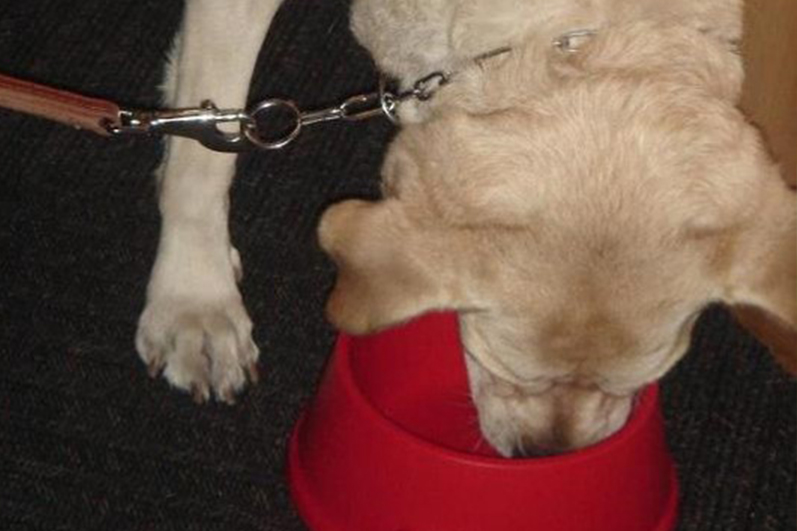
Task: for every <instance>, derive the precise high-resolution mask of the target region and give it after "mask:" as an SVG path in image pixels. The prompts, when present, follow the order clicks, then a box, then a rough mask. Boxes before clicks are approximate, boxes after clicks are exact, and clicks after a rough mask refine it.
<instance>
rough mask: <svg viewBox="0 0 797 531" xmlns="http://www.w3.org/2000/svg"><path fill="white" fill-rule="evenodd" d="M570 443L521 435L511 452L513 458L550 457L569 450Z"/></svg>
mask: <svg viewBox="0 0 797 531" xmlns="http://www.w3.org/2000/svg"><path fill="white" fill-rule="evenodd" d="M568 449H569V448H568V445H567V444H564V443H563V442H562V441H555V440H548V441H539V440H535V439H533V438H531V437H528V436H524V437H521V438H520V440H519V441H518V442H517V444H516V445H515V447H514V448H513V449H512V453H511V454H510V455H511V456H512V458H513V459H522V458H529V457H549V456H552V455H557V454H561V453H565V452H567V451H568Z"/></svg>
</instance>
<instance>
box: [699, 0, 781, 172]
mask: <svg viewBox="0 0 797 531" xmlns="http://www.w3.org/2000/svg"><path fill="white" fill-rule="evenodd" d="M695 1H700V0H695ZM742 49H743V53H744V58H745V66H746V71H747V72H746V80H745V85H744V94H743V96H742V107H743V108H744V110H745V111H746V112H747V114H748V115H749V116H750V117H751V119H752V120H753V121H754V122H756V123H757V124H758V125H759V126H760V127H761V129H762V130H763V131H764V135H765V136H766V138H767V141H768V143H769V145H770V147H771V149H772V152H773V154H774V155H775V157H776V159H777V160H778V161H780V163H781V167H782V169H783V173H784V175H785V177H786V179H787V180H788V181H789V182H790V183H791V184H792V185H795V184H797V0H747V4H746V8H745V38H744V42H743V45H742Z"/></svg>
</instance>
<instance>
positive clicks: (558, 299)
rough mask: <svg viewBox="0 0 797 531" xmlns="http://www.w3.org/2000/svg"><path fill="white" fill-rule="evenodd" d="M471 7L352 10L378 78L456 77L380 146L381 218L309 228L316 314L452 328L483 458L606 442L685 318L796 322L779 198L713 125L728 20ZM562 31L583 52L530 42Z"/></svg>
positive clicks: (728, 75)
mask: <svg viewBox="0 0 797 531" xmlns="http://www.w3.org/2000/svg"><path fill="white" fill-rule="evenodd" d="M369 6H370V7H369ZM390 6H392V7H390ZM489 6H492V7H489ZM489 6H488V3H486V1H481V0H479V1H475V2H464V1H462V2H460V1H454V0H450V1H445V0H435V1H432V2H428V3H419V2H410V1H406V2H395V1H394V2H383V1H376V0H372V1H371V3H370V4H369V3H368V2H365V1H361V2H355V6H354V12H353V20H354V22H353V25H354V28H355V31H356V32H357V33H358V36H359V37H360V38H361V40H363V42H364V43H365V44H366V45H367V46H370V47H371V48H372V50H373V51H374V52H375V56H376V59H377V61H378V62H380V63H382V64H385V65H386V66H387V68H388V69H389V70H391V71H392V72H394V73H398V74H413V73H416V72H424V71H428V70H429V69H435V67H436V66H439V65H444V66H449V65H456V66H457V67H458V69H459V73H458V75H457V77H456V78H455V81H454V82H453V83H452V84H451V85H450V86H447V87H446V88H444V89H443V90H441V91H440V93H439V94H438V95H437V96H436V98H435V100H434V102H433V103H432V104H430V105H428V106H426V107H424V108H419V109H417V110H416V111H417V112H415V114H414V115H413V117H414V118H422V117H424V118H425V119H426V121H425V122H423V123H419V124H414V125H409V126H407V127H406V128H404V130H403V131H402V132H401V133H400V135H399V136H398V137H397V138H396V140H395V142H394V143H393V145H392V146H391V149H390V152H389V154H388V156H387V159H386V161H385V167H384V182H385V185H384V191H385V199H384V200H383V201H381V202H376V203H364V202H361V201H357V202H343V203H341V204H338V205H335V206H334V207H332V208H331V209H330V210H329V211H328V212H327V213H326V214H325V215H324V217H323V219H322V223H321V227H320V233H319V234H320V239H321V243H322V245H323V247H324V248H325V249H326V250H327V251H328V252H329V253H330V254H331V255H332V257H333V258H334V259H335V261H336V262H337V264H338V265H339V268H340V277H339V281H338V284H337V285H336V288H335V290H334V292H333V294H332V297H331V299H330V303H329V307H328V313H329V317H330V319H331V320H332V321H333V322H334V323H335V324H337V325H338V326H340V327H341V328H343V329H346V330H349V331H353V332H357V333H363V332H369V331H372V330H377V329H379V328H383V327H386V326H389V325H392V324H394V323H396V322H400V321H403V320H406V319H408V318H410V317H413V316H415V315H418V314H420V313H423V312H427V311H430V310H435V309H455V310H458V311H459V312H460V321H461V326H462V339H463V343H464V346H465V349H466V351H467V359H468V371H469V375H470V380H471V390H472V393H473V397H474V400H475V402H476V405H477V407H478V410H479V416H480V425H481V428H482V431H483V433H484V435H485V437H486V438H487V439H488V440H489V441H490V442H491V443H492V444H493V445H494V446H495V447H496V448H497V449H498V450H499V451H500V452H502V453H503V454H505V455H513V454H528V453H535V452H537V453H548V452H550V451H561V450H567V449H574V448H579V447H583V446H585V445H588V444H592V443H594V442H596V441H598V440H600V439H602V438H605V437H606V436H608V435H610V434H611V433H613V432H615V431H616V430H617V429H619V428H620V427H621V426H622V424H623V423H624V422H625V420H626V418H627V416H628V413H629V411H630V410H631V404H632V401H633V397H634V395H635V393H636V392H637V391H638V390H639V389H640V388H641V387H642V386H644V385H645V384H647V383H649V382H652V381H654V380H656V379H658V378H660V377H661V376H662V375H663V374H664V373H665V372H666V371H667V370H668V369H669V368H670V367H672V365H673V364H674V363H675V362H676V361H677V360H678V359H680V357H681V356H682V355H683V354H684V352H685V351H686V348H687V346H688V342H689V336H690V332H691V328H692V325H693V323H694V321H695V319H696V316H697V315H698V314H699V313H700V311H701V310H702V309H703V308H704V307H705V306H706V305H707V304H709V303H712V302H716V301H725V302H729V303H732V304H746V305H753V306H756V307H758V308H761V309H763V311H765V312H767V313H770V314H773V315H775V316H776V317H777V318H778V320H779V322H781V323H782V324H783V323H785V324H786V325H789V326H790V327H792V328H794V327H797V285H796V283H795V278H796V273H797V271H796V269H797V266H796V265H795V261H796V260H797V251H796V250H795V241H797V220H796V219H795V212H797V211H796V210H795V206H796V205H795V195H794V193H793V192H792V191H790V190H788V189H787V188H786V187H785V186H784V185H783V183H782V182H781V180H780V178H779V175H778V172H777V169H776V168H775V167H774V166H773V165H772V163H771V162H770V160H769V158H768V157H767V155H766V152H765V150H764V149H763V147H762V145H761V141H760V138H759V135H758V133H757V132H756V131H755V130H754V129H753V128H752V127H751V126H750V125H749V124H748V123H747V122H746V120H745V118H744V117H743V116H742V115H741V114H740V113H739V111H738V110H737V109H736V104H737V100H738V97H739V88H740V85H741V81H742V70H741V64H740V59H739V57H738V55H737V54H736V53H735V50H734V46H733V43H734V42H735V41H736V40H737V39H738V37H739V35H738V31H739V27H740V20H739V4H738V2H736V1H732V0H728V1H719V0H718V1H712V2H708V1H707V2H686V1H684V2H673V1H670V2H664V1H663V0H662V1H654V0H648V1H646V2H631V1H621V0H605V1H598V0H595V1H589V0H583V1H579V0H568V1H555V2H537V1H532V0H528V1H525V2H523V1H519V0H514V1H512V0H501V1H499V2H493V3H490V4H489ZM388 7H390V9H392V16H393V19H388V18H384V17H385V16H386V15H385V14H386V13H387V12H386V11H384V10H385V9H388ZM532 12H533V13H534V16H531V15H530V16H528V17H525V16H523V15H524V14H528V13H532ZM413 13H414V14H415V15H416V16H415V17H414V18H413V16H411V15H412V14H413ZM419 13H420V14H419ZM421 15H422V16H421ZM402 17H403V18H402ZM435 17H437V18H435ZM518 20H523V21H524V22H523V23H519V22H518ZM413 23H415V26H413ZM400 24H404V25H405V26H404V27H403V31H404V32H405V35H404V39H405V40H404V41H401V42H402V43H403V44H406V42H407V41H406V39H407V36H408V35H409V36H412V35H413V32H415V31H417V32H420V33H419V34H422V33H423V32H424V31H431V30H430V29H429V28H438V29H439V30H440V31H442V32H443V34H445V35H448V37H447V39H441V42H442V41H444V42H443V43H442V44H440V43H437V44H434V46H432V45H430V46H427V47H423V46H422V45H421V44H420V43H418V45H417V46H415V47H413V46H411V45H409V46H407V47H406V48H404V49H403V51H402V52H401V53H397V54H396V55H391V50H393V48H392V47H391V45H392V43H395V42H396V41H394V40H391V39H390V37H389V36H390V35H391V32H396V31H398V29H396V28H399V27H400ZM418 26H421V27H420V28H418ZM584 27H587V28H594V29H597V30H598V33H597V34H596V35H595V36H594V37H591V38H589V39H586V41H585V42H583V43H581V44H580V45H579V49H578V51H577V52H576V53H572V54H570V53H564V52H562V51H560V50H558V49H556V48H555V47H553V46H552V45H551V38H552V36H556V33H557V32H559V33H562V32H564V31H568V30H571V29H580V28H584ZM413 28H414V29H413ZM410 43H412V41H410ZM504 44H511V45H512V46H513V51H512V52H511V54H509V55H508V56H501V57H496V58H493V59H491V60H489V61H488V62H486V63H485V64H483V65H481V66H474V65H469V64H468V63H467V61H466V60H465V59H466V58H467V57H469V56H473V54H474V53H475V52H477V51H486V50H488V49H490V48H491V47H492V48H494V47H497V46H500V45H504ZM438 45H439V49H433V48H434V47H435V46H438ZM413 52H414V53H413Z"/></svg>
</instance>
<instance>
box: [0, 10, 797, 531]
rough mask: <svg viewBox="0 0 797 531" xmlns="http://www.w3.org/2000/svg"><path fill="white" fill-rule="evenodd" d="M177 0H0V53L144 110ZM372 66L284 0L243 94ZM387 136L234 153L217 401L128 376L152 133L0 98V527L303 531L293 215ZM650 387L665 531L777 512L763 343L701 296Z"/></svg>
mask: <svg viewBox="0 0 797 531" xmlns="http://www.w3.org/2000/svg"><path fill="white" fill-rule="evenodd" d="M219 1H221V0H219ZM228 1H231V0H228ZM181 8H182V2H181V1H179V0H115V1H113V2H109V1H107V0H51V1H43V0H2V2H0V72H3V73H7V74H12V75H17V76H20V77H25V78H28V79H31V80H35V81H40V82H46V83H50V84H55V85H57V86H60V87H64V88H70V89H74V90H78V91H81V92H84V93H87V94H92V95H97V96H103V97H111V98H113V99H115V100H118V101H122V102H125V103H127V104H130V105H136V106H143V107H153V106H156V105H157V103H158V92H157V86H158V83H159V80H160V77H161V75H162V63H163V60H164V57H165V54H166V51H167V50H168V48H169V44H170V39H171V37H172V35H173V33H174V32H175V30H176V28H177V26H178V23H179V17H180V12H181ZM374 79H375V78H374V72H373V69H372V66H371V64H370V62H369V59H368V56H367V54H366V53H365V52H364V51H363V50H361V49H360V48H359V47H358V46H357V45H356V44H355V42H354V41H353V39H352V37H351V35H350V34H349V32H348V28H347V5H346V2H345V1H343V0H327V1H320V0H294V1H289V2H288V4H287V5H286V6H285V8H284V9H283V10H282V12H281V13H280V15H279V16H278V18H277V19H276V21H275V25H274V27H273V30H272V32H271V34H270V35H269V36H268V38H267V40H266V44H265V47H264V49H263V52H262V53H261V56H260V60H259V66H258V69H257V75H256V78H255V81H254V88H253V94H252V98H253V99H257V98H259V97H262V96H265V95H270V96H288V97H291V98H294V99H296V100H297V101H298V102H299V103H300V104H302V105H305V106H317V105H320V104H324V103H329V102H333V101H336V100H338V99H340V98H341V97H343V96H347V95H350V94H352V93H355V92H358V91H362V90H368V89H371V88H372V87H373V86H374ZM391 134H392V130H391V127H390V126H388V125H387V124H386V123H385V122H384V121H381V120H378V121H373V122H369V123H366V124H359V125H342V124H335V125H328V126H326V127H318V128H315V129H313V130H312V131H308V132H307V133H306V135H304V136H303V137H301V139H300V140H299V141H298V142H297V143H296V145H295V146H293V147H291V148H288V149H285V150H283V151H280V152H272V153H258V154H253V155H248V156H245V157H243V158H242V159H241V161H240V166H239V173H240V176H239V177H238V179H237V181H236V183H235V187H234V190H233V192H232V202H233V208H232V211H233V219H232V221H231V229H232V234H233V239H234V242H235V244H236V245H237V247H238V249H240V251H241V253H242V255H243V258H244V263H245V266H246V278H245V280H244V283H243V292H244V294H245V295H244V297H245V300H246V304H247V306H248V308H249V310H250V312H251V315H252V318H253V320H254V322H255V324H256V329H255V339H256V341H257V343H258V344H259V345H260V347H261V349H262V357H261V370H262V374H263V378H262V381H261V383H260V385H259V386H257V387H256V388H254V389H252V390H250V391H249V392H247V393H246V394H245V396H244V397H243V398H242V399H241V400H240V402H239V404H238V405H236V406H234V407H226V406H220V405H216V404H211V405H206V406H201V407H200V406H196V405H194V403H193V402H192V401H191V400H190V398H188V397H187V396H185V395H182V394H179V393H176V392H173V391H171V390H169V389H168V388H167V385H166V384H165V383H164V382H163V381H162V380H151V379H149V378H148V377H147V374H146V371H145V368H144V366H143V365H142V364H141V363H140V362H139V360H138V358H137V355H136V353H135V351H134V349H133V335H134V332H135V324H136V319H137V317H138V313H139V312H140V311H141V309H142V307H143V303H144V290H145V286H146V282H147V275H148V273H149V269H150V267H151V264H152V262H153V258H154V252H155V248H156V244H157V234H158V213H157V208H156V201H155V186H154V179H153V176H152V173H153V170H154V169H155V168H156V166H157V164H158V161H159V159H160V157H161V154H162V148H161V145H160V143H159V142H158V141H157V140H155V139H147V138H136V139H123V140H104V139H100V138H95V137H94V136H92V135H90V134H88V133H82V132H78V131H73V130H70V129H68V128H65V127H62V126H58V125H52V124H49V123H46V122H43V121H41V120H38V119H33V118H28V117H22V116H18V115H14V114H10V113H6V112H2V111H0V205H1V206H0V250H2V255H1V256H2V259H1V260H0V282H1V283H2V284H1V287H2V293H3V295H2V297H0V322H2V332H1V333H0V362H1V363H2V371H1V372H0V529H3V530H12V529H13V530H16V529H41V530H48V531H50V530H62V529H63V530H67V529H68V530H81V531H85V530H95V529H98V530H99V529H103V530H104V529H108V530H127V529H130V530H139V529H140V530H172V529H174V530H193V529H197V530H198V529H202V530H216V529H218V530H221V529H225V530H233V529H234V530H239V531H241V530H246V529H261V530H279V531H292V530H301V529H304V528H303V526H302V524H301V523H300V521H299V519H298V517H297V516H296V514H295V512H294V510H293V508H292V506H291V502H290V499H289V497H288V494H287V488H286V483H285V480H284V464H285V443H286V438H287V435H288V432H289V430H290V427H291V425H292V423H293V422H294V420H295V419H296V417H297V415H298V413H299V411H300V408H301V406H302V404H303V403H304V402H305V401H306V400H307V399H308V398H309V397H310V396H311V395H312V393H313V389H314V385H315V382H316V380H317V378H318V375H319V372H320V370H321V368H322V366H323V363H324V360H325V358H326V356H327V354H328V352H329V349H330V347H331V344H332V341H333V338H334V332H333V330H332V329H331V328H330V327H329V326H328V325H327V324H326V323H325V322H324V319H323V316H322V305H323V301H324V298H325V295H326V293H327V292H328V290H329V288H330V286H331V283H332V280H333V274H334V272H333V269H332V267H331V265H330V263H329V262H328V261H327V260H326V259H325V257H324V256H323V255H322V253H321V252H320V251H319V249H318V246H317V244H316V242H315V239H314V227H315V224H316V221H317V219H318V216H319V214H320V212H321V211H322V210H323V208H324V207H325V206H326V205H327V204H329V203H330V202H332V201H334V200H336V199H340V198H343V197H351V196H365V197H373V196H375V194H376V190H377V175H378V168H379V165H380V160H381V157H382V154H383V152H384V147H385V145H386V143H387V141H388V140H389V138H390V136H391ZM663 389H664V399H665V414H666V418H667V429H668V436H669V441H670V445H671V448H672V451H673V454H674V456H675V459H676V461H677V464H678V470H679V475H680V480H681V485H682V510H681V512H682V516H681V524H680V528H679V529H681V530H683V531H687V530H690V531H710V530H717V531H731V530H736V531H742V530H755V531H785V530H793V529H795V521H796V517H795V476H796V474H795V463H796V462H797V458H796V456H795V440H796V439H797V435H796V434H795V404H796V403H797V401H796V398H797V397H796V396H795V384H794V382H792V381H791V380H789V379H788V378H787V377H786V375H785V374H784V373H783V372H782V371H781V370H780V369H779V368H778V367H776V366H775V364H774V363H773V361H772V360H771V358H770V357H769V356H768V355H767V352H766V350H765V349H764V348H763V347H762V346H761V345H760V344H759V343H757V342H756V341H755V340H754V339H753V338H752V337H751V336H749V335H748V334H747V333H745V332H744V331H742V330H741V329H740V328H738V327H737V326H736V325H735V324H734V322H733V320H732V318H731V317H730V315H729V314H728V313H727V312H726V311H725V310H723V309H721V308H712V309H710V310H709V311H708V312H706V314H705V316H704V317H703V318H702V319H701V321H700V323H699V326H698V327H697V331H696V334H695V338H694V344H693V348H692V352H690V354H689V355H688V356H687V358H686V359H685V360H684V361H683V362H681V363H680V364H679V365H678V367H677V368H676V369H675V370H674V371H673V372H672V373H671V374H670V375H669V376H668V377H667V378H666V379H665V381H664V384H663ZM531 502H532V500H530V503H531ZM618 510H622V507H618ZM485 531H489V530H485ZM618 531H622V530H618Z"/></svg>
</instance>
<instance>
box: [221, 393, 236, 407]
mask: <svg viewBox="0 0 797 531" xmlns="http://www.w3.org/2000/svg"><path fill="white" fill-rule="evenodd" d="M218 399H219V401H220V402H223V403H225V404H227V405H228V406H234V405H235V393H233V392H232V391H230V390H228V391H224V392H222V393H221V394H220V395H219V396H218Z"/></svg>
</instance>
